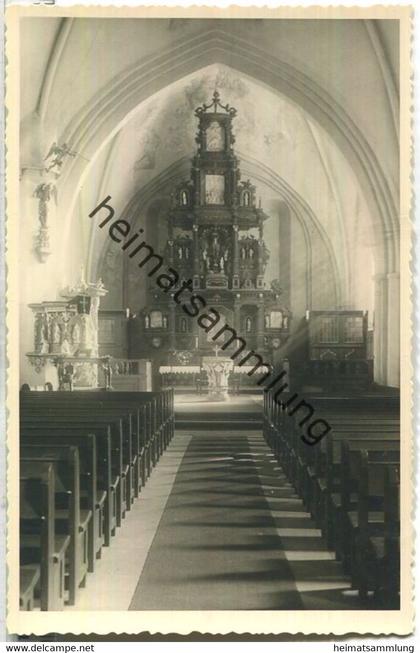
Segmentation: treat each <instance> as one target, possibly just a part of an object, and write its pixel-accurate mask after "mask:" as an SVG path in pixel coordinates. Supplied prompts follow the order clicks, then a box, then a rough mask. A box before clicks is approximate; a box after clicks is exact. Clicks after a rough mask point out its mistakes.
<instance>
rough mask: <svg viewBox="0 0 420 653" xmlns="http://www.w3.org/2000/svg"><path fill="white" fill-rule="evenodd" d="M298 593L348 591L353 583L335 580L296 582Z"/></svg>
mask: <svg viewBox="0 0 420 653" xmlns="http://www.w3.org/2000/svg"><path fill="white" fill-rule="evenodd" d="M295 583H296V587H297V589H298V592H301V593H302V594H303V593H304V592H319V591H325V590H346V589H349V588H350V587H351V583H347V582H343V581H333V580H321V581H319V580H296V581H295Z"/></svg>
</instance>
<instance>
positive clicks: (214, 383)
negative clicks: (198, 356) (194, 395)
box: [202, 356, 233, 401]
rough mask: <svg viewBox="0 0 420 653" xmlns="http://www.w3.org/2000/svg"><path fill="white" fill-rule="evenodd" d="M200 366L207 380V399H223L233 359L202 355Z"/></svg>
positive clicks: (225, 394)
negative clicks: (205, 373)
mask: <svg viewBox="0 0 420 653" xmlns="http://www.w3.org/2000/svg"><path fill="white" fill-rule="evenodd" d="M202 368H203V370H204V371H205V372H207V377H208V380H209V385H208V390H209V395H208V396H209V401H225V400H226V399H227V397H228V379H229V374H230V372H231V371H232V370H233V361H232V360H231V359H230V358H224V357H221V356H204V357H203V362H202Z"/></svg>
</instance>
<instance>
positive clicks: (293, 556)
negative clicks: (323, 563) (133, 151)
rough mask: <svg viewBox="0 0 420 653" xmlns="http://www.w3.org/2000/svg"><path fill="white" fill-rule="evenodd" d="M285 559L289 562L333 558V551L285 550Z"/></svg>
mask: <svg viewBox="0 0 420 653" xmlns="http://www.w3.org/2000/svg"><path fill="white" fill-rule="evenodd" d="M284 553H285V556H286V558H287V560H289V561H291V562H303V561H306V560H311V561H313V562H316V561H319V560H335V553H334V552H333V551H287V550H286V551H285V552H284Z"/></svg>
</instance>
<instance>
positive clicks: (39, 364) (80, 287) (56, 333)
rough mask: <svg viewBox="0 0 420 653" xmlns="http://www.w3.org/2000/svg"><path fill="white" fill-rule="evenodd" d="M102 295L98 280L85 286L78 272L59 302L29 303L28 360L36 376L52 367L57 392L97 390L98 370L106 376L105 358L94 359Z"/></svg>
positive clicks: (83, 279)
mask: <svg viewBox="0 0 420 653" xmlns="http://www.w3.org/2000/svg"><path fill="white" fill-rule="evenodd" d="M106 292H107V291H106V290H105V288H104V286H103V284H102V282H101V280H99V281H98V282H97V283H88V282H87V281H86V280H85V277H84V272H83V269H82V272H81V277H80V281H79V282H78V283H77V284H76V285H75V286H72V287H68V288H66V289H65V290H63V291H62V292H61V297H62V299H59V300H54V301H43V302H40V303H37V304H30V308H31V309H32V310H33V312H34V317H35V324H34V350H33V351H32V352H29V353H28V354H27V356H28V359H29V361H30V362H31V364H32V365H33V366H34V368H35V370H36V371H37V372H38V373H41V371H42V369H43V368H46V367H52V368H54V367H55V368H56V378H57V382H58V387H59V388H60V389H72V388H73V387H74V388H76V387H77V388H95V387H97V385H98V369H101V370H102V371H103V372H104V376H105V379H108V377H109V369H108V368H109V365H108V363H106V364H105V366H104V360H107V357H105V358H104V357H102V358H100V357H99V356H98V310H99V303H100V299H101V297H103V296H104V295H105V294H106ZM42 380H43V382H45V380H47V379H42ZM48 380H50V377H49V376H48ZM109 382H110V380H109V379H108V380H107V381H106V383H105V385H109Z"/></svg>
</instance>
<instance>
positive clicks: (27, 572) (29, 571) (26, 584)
mask: <svg viewBox="0 0 420 653" xmlns="http://www.w3.org/2000/svg"><path fill="white" fill-rule="evenodd" d="M40 578H41V568H40V565H25V566H23V567H21V568H20V584H19V609H20V610H26V611H30V610H33V609H34V597H35V590H36V587H37V585H38V583H39V581H40Z"/></svg>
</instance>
